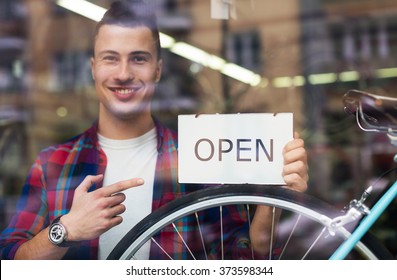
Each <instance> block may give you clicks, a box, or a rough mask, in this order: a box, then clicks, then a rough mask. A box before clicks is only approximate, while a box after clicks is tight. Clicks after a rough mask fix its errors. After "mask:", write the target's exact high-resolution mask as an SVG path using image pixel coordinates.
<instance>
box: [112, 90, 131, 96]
mask: <svg viewBox="0 0 397 280" xmlns="http://www.w3.org/2000/svg"><path fill="white" fill-rule="evenodd" d="M116 91H117V93H119V94H124V95H127V94H130V93H133V92H134V91H133V90H132V89H117V90H116Z"/></svg>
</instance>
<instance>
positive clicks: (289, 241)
mask: <svg viewBox="0 0 397 280" xmlns="http://www.w3.org/2000/svg"><path fill="white" fill-rule="evenodd" d="M258 204H263V205H268V206H271V207H273V210H275V209H282V211H281V216H280V218H279V219H278V220H279V221H278V224H277V238H276V237H274V238H273V233H274V232H276V230H275V228H272V230H271V231H272V238H271V243H272V244H270V246H269V247H270V251H271V252H272V253H271V254H269V257H273V256H274V250H275V248H277V249H278V253H277V254H276V255H277V259H328V258H329V257H330V256H331V255H332V253H333V252H334V251H335V249H336V248H337V246H338V245H339V244H341V243H342V242H343V241H344V240H345V239H346V238H348V237H349V235H350V232H349V231H348V230H347V229H346V228H340V230H339V231H338V232H336V234H335V235H330V234H329V233H328V231H327V228H326V225H327V224H328V223H329V222H330V220H332V218H334V217H336V216H339V215H341V212H340V211H337V210H335V209H333V208H332V207H331V206H329V205H328V204H327V203H325V202H323V201H321V200H319V199H316V198H315V197H312V196H310V195H308V194H305V193H299V192H295V191H292V190H289V189H286V188H282V187H279V186H265V185H246V184H244V185H222V186H217V187H211V188H207V189H203V190H200V191H196V192H193V193H190V194H188V195H185V196H183V197H181V198H178V199H175V200H174V201H172V202H171V203H168V204H167V205H164V206H163V207H160V208H159V209H158V210H157V211H154V212H152V213H151V214H149V215H148V216H147V217H146V218H144V219H143V220H142V221H141V222H139V223H138V224H137V225H136V226H135V227H133V228H132V229H131V230H130V231H129V232H128V233H127V234H126V235H125V236H124V237H123V238H122V239H121V240H120V242H119V243H118V244H117V245H116V247H115V248H114V249H113V251H112V252H111V253H110V254H109V256H108V259H133V258H135V257H134V256H135V254H136V252H137V251H138V250H139V249H140V248H141V246H142V245H144V244H145V243H146V242H150V241H152V245H151V246H160V245H159V244H158V242H156V240H155V238H153V237H154V236H155V235H156V234H158V233H159V232H160V231H161V230H164V229H165V228H166V227H167V226H169V225H172V228H173V230H176V231H178V228H177V227H176V226H175V224H176V221H178V220H179V219H182V218H184V217H187V216H189V215H195V216H196V219H197V215H198V214H197V213H201V212H202V211H206V209H210V208H213V207H219V208H220V212H222V207H227V205H232V206H233V205H247V208H246V209H247V216H248V217H249V216H250V212H251V210H250V209H249V207H248V206H249V205H258ZM275 212H276V211H273V213H275ZM220 220H222V218H221V216H220ZM247 223H248V224H249V223H250V219H248V221H247ZM196 226H197V232H199V233H200V238H199V240H197V239H195V240H194V241H193V242H196V243H198V242H200V243H202V250H203V251H204V254H200V256H201V257H202V256H207V253H206V251H207V250H208V249H207V248H206V242H205V241H204V240H203V239H204V236H206V235H208V234H204V236H203V234H202V232H203V230H202V229H201V225H200V222H199V220H198V219H197V225H196ZM222 227H223V225H221V228H222ZM179 236H180V237H181V239H182V241H178V242H179V243H180V244H182V246H184V247H185V248H186V249H187V251H189V253H190V255H191V257H190V258H191V259H198V258H196V257H195V256H194V255H193V254H192V252H191V250H189V244H187V242H186V241H185V240H183V238H182V236H181V235H180V234H179ZM222 237H223V236H222V230H221V236H220V237H219V239H220V240H221V241H220V243H222V242H223V240H222ZM276 239H277V240H278V241H277V244H280V245H277V244H276V242H275V241H274V240H276ZM200 240H201V241H200ZM368 242H369V243H370V244H367V243H368ZM368 242H367V241H365V240H364V239H363V240H362V241H360V242H358V243H357V244H356V246H355V249H354V251H352V253H351V254H350V255H349V256H348V257H347V258H349V259H357V258H364V259H384V258H390V255H388V254H387V251H384V250H374V248H383V246H382V245H381V244H380V243H379V242H377V241H376V240H374V239H373V238H371V240H370V241H368ZM219 247H220V248H222V250H223V249H224V246H223V244H221V245H220V246H219ZM161 250H162V251H163V252H164V254H165V255H166V256H167V257H168V258H171V257H170V256H169V255H168V254H167V252H166V250H164V249H162V248H161ZM221 255H222V257H223V256H224V253H223V251H222V253H221ZM252 256H255V254H252ZM167 257H165V258H167Z"/></svg>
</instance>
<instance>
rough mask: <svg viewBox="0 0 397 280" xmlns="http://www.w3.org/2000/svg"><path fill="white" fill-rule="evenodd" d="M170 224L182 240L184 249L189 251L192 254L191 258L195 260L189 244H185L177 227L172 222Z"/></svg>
mask: <svg viewBox="0 0 397 280" xmlns="http://www.w3.org/2000/svg"><path fill="white" fill-rule="evenodd" d="M172 226H173V227H174V229H175V231H176V233H177V234H178V236H179V238H180V239H181V240H182V242H183V244H184V245H185V247H186V249H187V250H188V251H189V253H190V255H191V256H192V258H193V259H194V260H196V258H195V257H194V255H193V253H192V251H191V250H190V248H189V246H188V245H187V244H186V242H185V239H184V238H183V237H182V235H181V234H180V232H179V230H178V229H177V227H176V226H175V224H174V223H172Z"/></svg>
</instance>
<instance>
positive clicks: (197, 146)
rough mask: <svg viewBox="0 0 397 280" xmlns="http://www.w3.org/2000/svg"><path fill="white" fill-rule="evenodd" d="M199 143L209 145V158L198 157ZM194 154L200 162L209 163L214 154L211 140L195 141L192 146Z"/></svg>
mask: <svg viewBox="0 0 397 280" xmlns="http://www.w3.org/2000/svg"><path fill="white" fill-rule="evenodd" d="M201 142H208V143H209V144H210V147H211V152H210V155H209V157H207V158H203V157H201V156H200V155H199V151H198V150H199V145H200V144H201ZM194 153H195V155H196V157H197V158H198V159H199V160H201V161H209V160H210V159H212V157H213V156H214V153H215V148H214V143H212V142H211V140H210V139H207V138H203V139H200V140H198V141H197V143H196V145H195V146H194Z"/></svg>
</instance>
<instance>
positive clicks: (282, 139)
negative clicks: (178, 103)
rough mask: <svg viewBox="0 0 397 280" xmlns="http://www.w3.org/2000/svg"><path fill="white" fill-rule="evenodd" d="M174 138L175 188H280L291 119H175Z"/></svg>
mask: <svg viewBox="0 0 397 280" xmlns="http://www.w3.org/2000/svg"><path fill="white" fill-rule="evenodd" d="M178 135H179V136H178V142H179V144H178V145H179V148H178V168H179V171H178V173H179V175H178V176H179V182H180V183H220V184H226V183H228V184H233V183H235V184H237V183H250V184H285V182H284V180H283V177H282V169H283V165H284V164H283V155H282V150H283V148H284V146H285V144H287V142H289V141H291V140H292V139H293V114H292V113H278V114H266V113H260V114H215V115H207V114H205V115H198V116H196V115H180V116H179V117H178Z"/></svg>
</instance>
